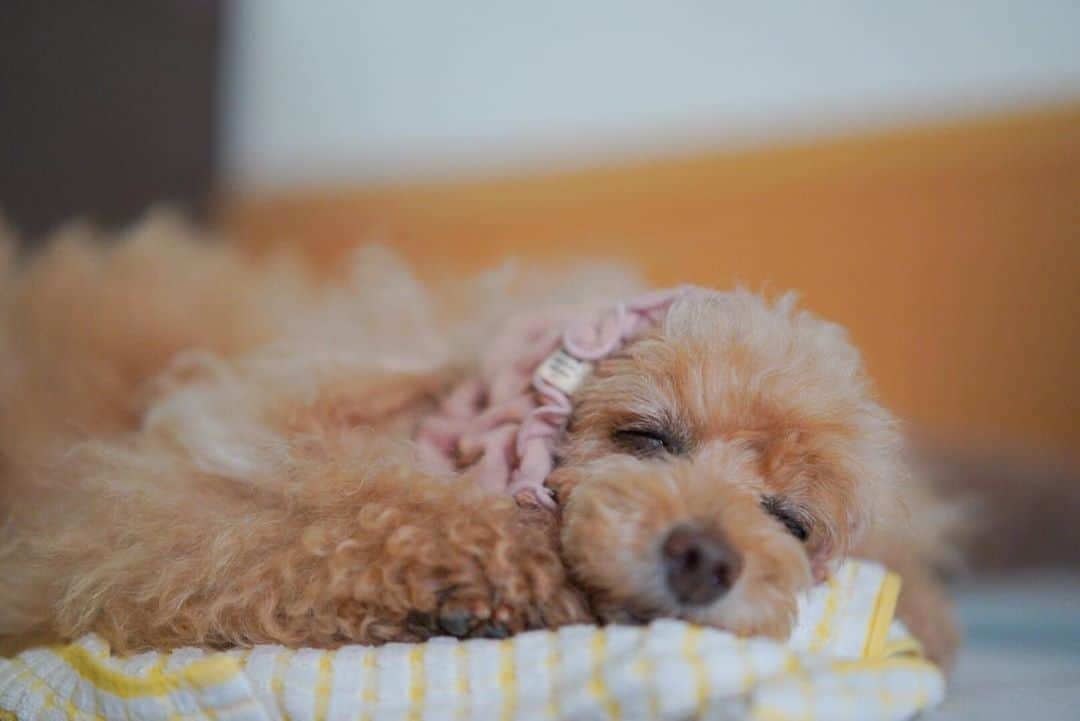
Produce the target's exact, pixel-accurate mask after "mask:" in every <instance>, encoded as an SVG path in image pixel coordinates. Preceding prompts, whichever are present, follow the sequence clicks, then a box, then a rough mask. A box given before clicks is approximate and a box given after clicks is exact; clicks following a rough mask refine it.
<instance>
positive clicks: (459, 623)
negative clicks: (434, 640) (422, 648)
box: [410, 588, 542, 638]
mask: <svg viewBox="0 0 1080 721" xmlns="http://www.w3.org/2000/svg"><path fill="white" fill-rule="evenodd" d="M527 611H528V610H527V609H526V612H525V613H522V611H521V609H514V608H513V607H512V606H510V605H508V604H503V603H499V601H498V599H497V598H495V597H494V596H485V595H484V594H479V593H476V592H475V591H470V590H466V589H456V588H452V589H447V591H446V592H444V593H443V594H442V598H441V599H440V602H439V605H438V607H437V608H436V609H435V610H434V611H431V612H429V613H420V612H415V611H414V612H413V613H412V614H410V622H411V623H412V625H413V626H414V632H415V633H418V634H419V635H424V636H428V637H430V636H453V637H455V638H506V637H507V636H510V635H511V634H513V633H518V632H520V631H525V630H528V629H530V628H539V627H540V626H541V625H542V620H541V619H540V617H539V614H538V613H535V612H534V613H529V612H527Z"/></svg>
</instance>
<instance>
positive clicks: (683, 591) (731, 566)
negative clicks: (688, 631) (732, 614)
mask: <svg viewBox="0 0 1080 721" xmlns="http://www.w3.org/2000/svg"><path fill="white" fill-rule="evenodd" d="M662 552H663V557H664V566H665V568H666V571H667V582H668V586H669V587H670V588H671V592H672V593H673V594H675V597H676V598H678V599H679V601H681V602H682V603H688V604H694V605H705V604H707V603H712V602H713V601H715V600H716V599H718V598H720V596H722V595H723V594H724V593H726V592H727V590H728V589H729V588H731V587H732V585H734V583H735V579H736V578H738V576H739V570H740V566H741V563H740V559H739V554H738V553H736V551H735V549H733V548H732V547H731V546H729V545H728V543H727V541H725V540H724V538H723V536H721V535H720V534H718V533H713V532H710V531H707V530H704V529H702V528H699V527H697V526H694V525H689V524H684V525H680V526H676V527H675V528H674V529H672V531H671V532H670V533H668V536H667V538H666V539H665V540H664V545H663V548H662Z"/></svg>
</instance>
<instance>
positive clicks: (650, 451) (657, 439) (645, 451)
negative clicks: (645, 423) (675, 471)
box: [612, 427, 682, 458]
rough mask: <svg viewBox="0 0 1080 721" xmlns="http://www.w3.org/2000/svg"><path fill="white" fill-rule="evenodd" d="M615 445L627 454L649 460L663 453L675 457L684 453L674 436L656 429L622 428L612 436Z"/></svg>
mask: <svg viewBox="0 0 1080 721" xmlns="http://www.w3.org/2000/svg"><path fill="white" fill-rule="evenodd" d="M612 440H614V441H615V445H617V446H618V447H619V448H621V449H622V450H623V451H625V452H627V453H632V454H633V455H635V456H639V457H642V458H649V457H652V456H657V455H659V454H661V453H671V454H673V455H676V454H679V453H681V452H682V445H681V443H680V442H679V441H677V440H676V439H675V438H674V436H673V435H672V434H670V433H667V432H666V431H663V430H661V429H655V428H636V427H630V428H621V429H619V430H617V431H615V432H614V433H613V434H612Z"/></svg>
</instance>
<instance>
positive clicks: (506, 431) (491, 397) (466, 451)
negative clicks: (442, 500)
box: [416, 286, 691, 509]
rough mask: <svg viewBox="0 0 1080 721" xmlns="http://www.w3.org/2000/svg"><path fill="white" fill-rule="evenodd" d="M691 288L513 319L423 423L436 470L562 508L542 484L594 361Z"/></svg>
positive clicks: (420, 442)
mask: <svg viewBox="0 0 1080 721" xmlns="http://www.w3.org/2000/svg"><path fill="white" fill-rule="evenodd" d="M690 290H691V288H689V287H685V286H684V287H679V288H675V289H672V290H664V291H656V292H653V293H649V294H646V295H644V296H642V297H640V298H637V299H635V300H633V301H630V302H624V303H616V304H614V305H608V306H600V307H593V308H591V309H584V310H583V309H581V308H576V309H561V310H557V311H550V312H546V313H539V314H533V315H527V316H519V317H516V318H514V319H513V320H512V321H511V322H510V323H508V324H507V326H506V327H505V328H504V329H503V331H502V332H501V333H500V334H498V335H497V336H496V337H495V339H494V340H493V342H492V344H491V346H490V347H489V348H488V350H487V352H486V353H485V354H484V355H483V356H482V357H481V361H480V370H479V373H478V374H477V375H476V376H475V377H472V378H469V379H467V380H465V381H463V382H461V383H460V384H459V385H458V386H457V387H455V388H454V389H453V391H452V392H451V393H450V394H449V396H448V397H447V398H446V400H445V401H444V402H443V404H442V405H441V407H440V408H439V410H438V411H437V412H436V413H435V414H434V415H432V416H430V417H429V418H427V419H425V421H424V422H423V423H422V424H421V425H420V428H419V430H418V432H417V437H416V444H417V449H418V452H419V453H420V458H421V461H422V462H423V463H424V464H425V465H426V466H427V467H428V468H430V469H431V470H432V471H434V472H439V473H447V472H454V471H467V472H469V473H471V474H472V475H473V476H474V478H475V480H476V482H477V483H479V484H480V485H481V486H482V487H483V488H485V489H486V490H488V491H491V492H492V493H509V494H510V495H512V496H513V497H514V498H515V500H517V501H518V502H519V503H536V504H539V505H540V506H542V507H545V508H549V509H554V508H555V501H554V499H553V497H552V495H551V492H550V490H549V489H548V488H546V487H545V486H544V481H546V480H547V477H548V474H550V473H551V470H552V468H553V467H554V463H555V445H556V443H557V441H558V439H559V436H560V435H561V434H562V432H563V431H564V430H565V428H566V424H567V421H568V420H569V418H570V413H571V411H572V410H573V401H572V396H573V393H574V391H575V390H576V388H577V386H578V385H579V384H580V383H581V382H582V381H583V380H584V379H585V378H586V377H587V376H588V375H589V373H590V372H591V370H592V367H593V364H594V363H595V362H597V361H599V360H602V359H604V358H607V357H608V356H610V355H612V354H613V353H615V352H616V351H618V350H619V349H620V348H622V347H623V346H624V345H626V343H627V342H629V341H630V340H632V339H634V338H635V337H637V336H639V335H641V333H643V332H644V331H646V330H647V329H649V328H651V327H652V326H654V325H656V324H657V323H659V322H660V321H661V320H662V319H663V317H664V315H665V314H666V313H667V310H668V308H670V307H671V305H672V304H673V303H674V302H675V301H676V300H678V299H679V298H681V297H682V296H684V295H686V294H687V293H688V292H689V291H690Z"/></svg>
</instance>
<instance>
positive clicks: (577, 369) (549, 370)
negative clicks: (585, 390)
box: [536, 348, 593, 396]
mask: <svg viewBox="0 0 1080 721" xmlns="http://www.w3.org/2000/svg"><path fill="white" fill-rule="evenodd" d="M592 369H593V364H592V363H590V362H589V361H583V360H581V359H579V358H575V357H574V356H572V355H570V354H569V353H567V352H566V351H565V350H563V349H562V348H559V349H558V350H557V351H555V352H554V353H552V354H551V355H549V356H548V357H547V358H545V359H544V362H543V363H541V364H540V367H539V368H537V370H536V372H537V376H538V377H539V378H541V379H543V380H544V381H546V382H548V383H550V384H551V385H553V386H555V387H556V388H558V389H559V390H560V391H562V392H563V393H565V394H566V395H568V396H570V395H573V394H574V391H576V390H577V389H578V388H579V387H580V386H581V383H582V381H584V380H585V379H586V378H588V377H589V374H590V373H592Z"/></svg>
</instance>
